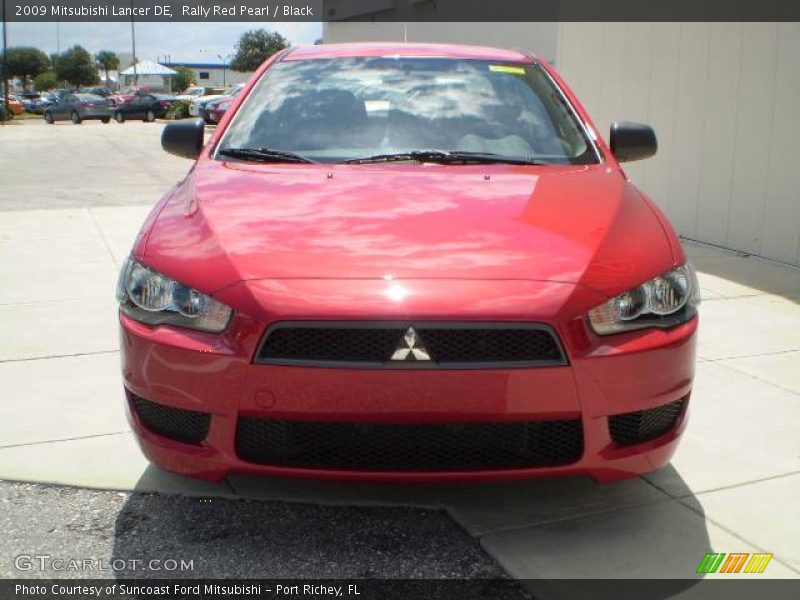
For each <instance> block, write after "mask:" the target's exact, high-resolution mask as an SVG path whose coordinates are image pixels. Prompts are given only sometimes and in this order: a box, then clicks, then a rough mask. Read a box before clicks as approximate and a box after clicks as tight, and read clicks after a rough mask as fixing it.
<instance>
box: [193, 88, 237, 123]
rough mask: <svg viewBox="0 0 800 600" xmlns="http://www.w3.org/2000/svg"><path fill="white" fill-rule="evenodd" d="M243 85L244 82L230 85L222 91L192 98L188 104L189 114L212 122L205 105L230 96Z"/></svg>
mask: <svg viewBox="0 0 800 600" xmlns="http://www.w3.org/2000/svg"><path fill="white" fill-rule="evenodd" d="M243 87H244V84H237V85H232V86H230V87H229V88H226V89H225V90H224V91H223V92H222V93H218V94H211V95H208V96H201V97H200V98H197V99H196V100H194V101H193V102H192V104H191V106H189V114H190V115H191V116H193V117H201V118H202V119H203V120H204V121H205V122H206V123H208V124H213V121H211V119H210V118H209V112H208V110H207V108H206V107H207V105H208V104H209V103H210V102H213V101H215V100H219V99H221V98H225V97H227V96H230V95H231V94H233V93H235V92H237V91H241V89H242V88H243Z"/></svg>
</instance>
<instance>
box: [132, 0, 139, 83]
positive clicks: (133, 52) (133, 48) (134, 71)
mask: <svg viewBox="0 0 800 600" xmlns="http://www.w3.org/2000/svg"><path fill="white" fill-rule="evenodd" d="M133 13H134V10H133V0H131V51H132V54H133V58H132V60H133V85H134V86H136V85H138V84H139V75H138V74H137V73H136V26H135V25H134V23H133Z"/></svg>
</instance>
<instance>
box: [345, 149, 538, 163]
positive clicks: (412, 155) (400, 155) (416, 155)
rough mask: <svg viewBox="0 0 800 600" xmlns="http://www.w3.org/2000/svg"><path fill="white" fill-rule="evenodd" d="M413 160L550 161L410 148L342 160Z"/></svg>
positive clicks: (368, 161)
mask: <svg viewBox="0 0 800 600" xmlns="http://www.w3.org/2000/svg"><path fill="white" fill-rule="evenodd" d="M409 160H414V161H418V162H433V163H442V164H468V163H474V164H491V163H506V164H510V165H549V164H552V163H548V162H544V161H541V160H537V159H535V158H528V157H523V156H503V155H502V154H493V153H490V152H470V151H465V150H450V151H445V150H412V151H410V152H397V153H394V154H375V155H374V156H365V157H363V158H352V159H350V160H346V161H344V163H345V164H351V165H352V164H356V165H363V164H367V163H380V162H397V161H409Z"/></svg>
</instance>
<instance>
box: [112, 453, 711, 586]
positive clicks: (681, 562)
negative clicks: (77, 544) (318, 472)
mask: <svg viewBox="0 0 800 600" xmlns="http://www.w3.org/2000/svg"><path fill="white" fill-rule="evenodd" d="M666 470H670V471H671V472H670V473H669V475H670V478H671V479H674V480H676V481H682V480H681V479H680V476H679V475H678V474H677V472H675V471H674V469H672V467H666ZM227 483H228V484H227V485H224V486H223V485H220V486H219V487H218V488H216V490H217V491H216V492H212V493H211V495H208V494H209V492H208V490H209V487H208V486H207V484H205V483H198V482H196V481H194V480H190V479H186V478H183V477H179V476H175V475H171V474H168V473H165V472H164V471H161V470H160V469H157V468H156V467H152V466H151V467H149V468H148V469H147V471H146V472H145V473H144V474H143V475H142V478H141V480H140V485H139V486H137V489H139V490H141V491H142V493H134V494H132V495H131V496H130V497H129V499H128V501H127V502H126V504H125V506H124V508H123V509H122V510H121V511H120V513H119V515H118V517H117V521H116V532H115V540H114V549H113V559H114V560H125V561H130V560H132V559H133V560H140V561H142V562H143V563H144V564H145V565H146V563H147V562H148V561H150V560H154V559H155V560H161V561H162V562H163V561H165V560H168V559H172V560H176V561H178V562H180V560H184V561H187V560H191V561H193V568H192V569H191V570H186V571H177V572H169V573H165V572H164V571H163V570H161V571H159V570H143V569H142V568H141V567H140V568H126V569H124V570H121V571H118V572H117V573H116V575H117V577H118V578H161V577H165V576H170V577H171V576H175V577H189V578H194V577H205V578H221V577H226V578H298V577H299V578H339V579H341V578H364V579H372V578H379V579H386V578H388V579H393V578H398V579H409V578H411V579H424V578H452V579H496V578H499V577H504V576H506V573H508V574H510V575H511V576H512V577H515V578H519V579H524V580H526V581H524V582H523V584H524V585H525V587H527V588H528V589H530V590H534V594H535V595H538V594H537V593H536V590H538V591H542V590H559V589H562V591H565V590H566V591H569V590H571V592H570V594H569V595H570V596H572V595H574V594H573V593H572V592H575V591H576V590H575V589H574V586H575V585H578V586H581V585H584V584H582V583H577V584H576V582H574V581H569V580H570V579H571V578H579V579H580V578H584V579H587V580H588V579H602V578H612V579H613V578H618V583H619V584H620V585H622V584H625V583H627V582H626V581H624V579H625V578H632V579H637V578H643V579H661V578H666V579H669V581H662V582H660V583H659V584H658V585H657V586H655V587H653V586H650V588H648V590H647V592H648V593H647V598H649V599H657V598H669V597H671V596H672V595H674V594H676V593H678V592H680V591H682V590H685V589H687V588H690V587H691V586H693V585H694V584H695V583H697V582H698V581H700V580H701V578H702V576H701V575H699V574H697V573H696V569H697V566H698V564H699V563H700V561H701V560H702V558H703V556H704V555H705V554H706V553H708V552H711V551H712V550H711V546H710V542H709V535H708V531H707V527H706V521H705V518H704V514H703V511H702V508H701V506H700V504H699V502H697V501H696V499H695V498H694V496H693V494H692V492H691V490H689V488H688V487H686V486H685V485H684V486H683V488H675V489H671V493H672V496H668V495H666V494H665V493H664V492H662V491H661V490H659V489H658V488H656V487H655V486H653V485H652V484H649V483H648V482H646V481H644V480H643V479H633V480H629V481H623V482H619V483H613V484H606V485H597V484H595V483H593V482H592V481H591V480H589V479H587V478H582V477H569V478H558V479H545V480H538V481H527V482H513V483H486V484H458V485H443V484H421V485H408V484H405V485H395V484H364V483H343V482H318V481H303V480H291V479H274V478H257V477H249V476H232V477H230V478H229V480H228V482H227ZM158 488H160V489H165V488H166V489H169V490H172V491H174V492H175V494H158V493H151V490H153V489H158ZM676 498H679V499H676ZM449 517H452V519H451V518H449ZM486 551H488V554H489V555H491V556H492V557H494V559H495V560H496V561H497V562H495V560H492V558H490V557H489V556H488V555H487V552H486ZM620 573H625V575H622V576H621V575H620ZM587 583H588V582H587ZM504 585H506V584H504ZM619 589H624V588H618V587H615V585H614V582H613V581H606V582H604V584H603V585H601V586H600V587H599V588H598V587H596V586H595V587H593V588H591V591H592V595H593V597H596V598H602V597H604V595H603V591H604V590H606V591H608V593H609V595H610V596H613V595H614V594H617V593H618V592H619ZM580 590H581V588H580V587H579V588H578V590H577V591H578V592H580ZM518 591H519V590H517V592H518ZM587 591H589V590H588V589H587ZM517 592H515V591H513V590H512V589H511V588H509V589H505V590H504V591H502V592H498V593H494V592H493V594H492V596H493V597H517V596H515V595H514V594H515V593H517ZM506 594H510V595H508V596H506ZM547 595H548V594H543V597H546V596H547ZM626 597H636V594H635V589H629V590H628V595H626Z"/></svg>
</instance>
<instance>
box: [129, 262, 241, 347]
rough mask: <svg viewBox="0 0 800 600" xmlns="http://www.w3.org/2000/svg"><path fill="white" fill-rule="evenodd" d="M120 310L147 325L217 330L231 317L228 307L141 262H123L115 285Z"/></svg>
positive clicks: (226, 323)
mask: <svg viewBox="0 0 800 600" xmlns="http://www.w3.org/2000/svg"><path fill="white" fill-rule="evenodd" d="M117 300H118V301H119V307H120V310H121V311H122V312H123V313H125V314H126V315H128V316H129V317H130V318H132V319H134V320H136V321H141V322H142V323H146V324H148V325H177V326H178V327H188V328H189V329H199V330H201V331H210V332H212V333H219V332H221V331H223V330H224V329H225V328H226V327H227V326H228V323H229V322H230V320H231V314H232V312H233V311H232V310H231V308H230V307H229V306H227V305H225V304H223V303H222V302H219V301H218V300H215V299H214V298H212V297H211V296H208V295H206V294H203V293H202V292H199V291H197V290H195V289H193V288H190V287H189V286H186V285H184V284H182V283H180V282H179V281H176V280H174V279H171V278H170V277H167V276H166V275H162V274H161V273H158V272H157V271H154V270H153V269H151V268H150V267H148V266H146V265H143V264H142V263H140V262H139V261H137V260H136V259H134V258H133V257H129V258H128V259H126V261H125V263H124V264H123V265H122V271H121V272H120V275H119V283H118V284H117Z"/></svg>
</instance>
